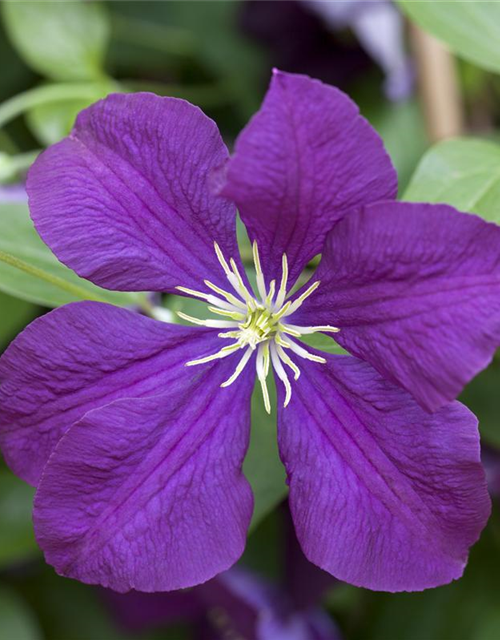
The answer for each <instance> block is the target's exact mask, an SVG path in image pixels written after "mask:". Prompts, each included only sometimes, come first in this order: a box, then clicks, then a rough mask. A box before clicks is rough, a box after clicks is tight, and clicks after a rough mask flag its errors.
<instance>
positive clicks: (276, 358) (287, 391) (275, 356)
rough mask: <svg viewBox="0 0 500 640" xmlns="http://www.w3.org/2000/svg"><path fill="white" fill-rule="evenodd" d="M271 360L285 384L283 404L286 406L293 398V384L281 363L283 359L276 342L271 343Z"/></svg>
mask: <svg viewBox="0 0 500 640" xmlns="http://www.w3.org/2000/svg"><path fill="white" fill-rule="evenodd" d="M271 360H272V361H273V367H274V370H275V371H276V375H277V376H278V378H279V379H280V380H281V381H282V382H283V384H284V385H285V402H284V403H283V406H284V407H286V406H288V403H289V402H290V400H291V398H292V385H291V384H290V380H289V379H288V376H287V375H286V371H285V370H284V368H283V365H282V364H281V360H280V358H279V356H278V352H277V350H276V345H275V344H274V343H271Z"/></svg>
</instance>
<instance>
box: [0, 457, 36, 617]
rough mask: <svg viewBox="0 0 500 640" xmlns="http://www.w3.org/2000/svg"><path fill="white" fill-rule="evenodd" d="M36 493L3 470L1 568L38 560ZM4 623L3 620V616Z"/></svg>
mask: <svg viewBox="0 0 500 640" xmlns="http://www.w3.org/2000/svg"><path fill="white" fill-rule="evenodd" d="M34 493H35V490H34V489H33V487H30V486H29V485H27V484H26V483H25V482H23V481H22V480H19V478H16V477H15V476H14V475H12V473H10V471H7V470H6V469H1V468H0V513H1V514H2V523H1V526H0V567H1V568H5V567H9V566H12V565H13V564H15V563H18V562H20V561H22V560H25V559H26V558H30V557H33V556H36V554H37V553H38V547H37V545H36V542H35V537H34V535H33V524H32V522H31V511H32V505H33V495H34ZM0 619H1V616H0Z"/></svg>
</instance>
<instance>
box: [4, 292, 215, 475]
mask: <svg viewBox="0 0 500 640" xmlns="http://www.w3.org/2000/svg"><path fill="white" fill-rule="evenodd" d="M219 343H220V339H219V338H217V331H214V330H210V329H209V330H205V329H200V328H191V327H182V326H180V325H170V324H164V323H161V322H157V321H155V320H150V319H148V318H145V317H143V316H140V315H138V314H135V313H132V312H130V311H127V310H125V309H119V308H118V307H113V306H111V305H107V304H101V303H98V302H77V303H73V304H69V305H66V306H64V307H60V308H59V309H56V310H54V311H52V312H50V313H47V314H46V315H44V316H42V317H41V318H39V319H37V320H35V321H34V322H32V323H31V325H30V326H29V327H28V328H27V329H25V330H24V331H23V332H22V333H21V334H20V335H19V336H18V337H17V338H16V340H14V342H13V343H12V344H11V345H10V347H9V348H8V349H7V351H6V352H5V354H4V355H3V356H2V358H1V359H0V448H1V449H2V452H3V454H4V456H5V459H6V461H7V464H8V465H9V466H10V468H11V469H12V470H13V471H14V473H16V475H18V476H20V477H21V478H23V479H24V480H26V481H27V482H29V483H30V484H33V485H36V484H37V482H38V479H39V477H40V474H41V472H42V470H43V467H44V465H45V463H46V461H47V459H48V457H49V455H50V453H51V452H52V450H53V448H54V447H55V445H56V444H57V442H58V441H59V439H60V438H61V436H62V435H63V433H64V432H65V431H66V430H67V429H68V428H69V427H70V426H71V425H72V424H73V423H74V422H76V421H77V420H79V419H80V418H81V417H82V416H83V415H84V414H85V413H86V412H87V411H90V410H91V409H95V408H96V407H101V406H103V405H105V404H108V403H109V402H112V401H113V400H116V399H118V398H123V397H140V396H147V395H154V394H158V393H163V392H164V391H165V390H166V388H167V387H168V385H170V384H171V383H172V382H174V381H176V380H178V379H179V378H181V379H185V378H187V379H192V378H194V377H197V376H198V373H199V372H197V371H195V369H196V368H195V367H194V368H193V367H185V366H183V365H184V364H185V363H186V362H188V361H189V360H192V359H193V358H196V357H203V356H205V355H208V354H210V353H215V352H216V351H218V350H219V348H220V344H219Z"/></svg>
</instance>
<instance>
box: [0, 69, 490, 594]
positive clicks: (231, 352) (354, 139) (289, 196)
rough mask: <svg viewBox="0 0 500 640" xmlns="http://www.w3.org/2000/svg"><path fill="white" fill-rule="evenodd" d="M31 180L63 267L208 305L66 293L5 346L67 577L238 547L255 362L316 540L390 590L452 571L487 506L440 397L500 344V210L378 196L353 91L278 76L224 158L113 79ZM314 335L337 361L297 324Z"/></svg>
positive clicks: (138, 583) (230, 552) (375, 151)
mask: <svg viewBox="0 0 500 640" xmlns="http://www.w3.org/2000/svg"><path fill="white" fill-rule="evenodd" d="M214 187H217V189H218V193H215V191H214ZM27 188H28V194H29V198H30V208H31V213H32V217H33V220H34V222H35V225H36V227H37V229H38V231H39V233H40V235H41V236H42V238H43V239H44V240H45V242H46V243H47V244H48V245H49V246H50V247H51V248H52V250H53V251H54V252H55V254H56V255H57V256H58V257H59V258H60V259H61V260H62V261H63V262H64V263H65V264H67V265H68V266H70V267H71V268H73V269H74V270H75V271H76V272H77V273H78V274H79V275H80V276H82V277H84V278H88V279H89V280H91V281H92V282H95V283H96V284H98V285H101V286H104V287H108V288H110V289H118V290H151V291H164V292H168V293H179V294H182V295H185V296H193V297H195V298H198V299H202V300H205V301H206V302H207V303H208V304H209V306H210V310H211V311H212V312H214V316H213V317H212V319H203V318H201V319H193V322H194V323H195V326H192V327H188V326H186V327H185V326H180V325H172V324H168V323H162V322H159V321H156V320H153V319H151V318H147V317H143V316H140V315H138V314H134V313H132V312H130V311H128V310H124V309H120V308H116V307H113V306H110V305H107V304H100V303H95V302H81V303H74V304H70V305H67V306H65V307H61V308H59V309H56V310H55V311H52V312H51V313H48V314H47V315H45V316H44V317H42V318H40V319H38V320H35V321H34V322H33V323H32V324H31V325H30V326H29V327H28V328H27V329H26V330H25V331H24V332H23V333H22V334H21V335H20V336H19V337H18V338H17V339H16V340H15V341H14V343H13V344H12V345H11V346H10V347H9V349H8V350H7V352H6V353H5V354H4V356H3V357H2V359H1V363H0V380H1V383H2V384H1V391H0V394H1V395H0V400H1V414H0V432H1V446H2V449H3V452H4V455H5V457H6V460H7V463H8V464H9V465H10V467H11V468H12V470H13V471H14V472H15V473H17V474H18V475H20V476H21V477H22V478H24V479H25V480H27V481H28V482H31V483H32V484H34V485H36V486H37V492H36V498H35V504H34V525H35V531H36V536H37V539H38V542H39V544H40V546H41V548H42V549H43V551H44V553H45V557H46V560H47V561H48V562H49V563H51V564H52V565H53V566H54V567H55V569H56V570H57V571H58V572H59V573H60V574H62V575H65V576H68V577H72V578H76V579H78V580H81V581H83V582H87V583H98V584H101V585H103V586H107V587H111V588H112V589H114V590H116V591H127V590H129V589H131V588H134V589H136V590H140V591H167V590H173V589H179V588H182V587H187V586H190V585H195V584H198V583H201V582H204V581H206V580H208V579H209V578H211V577H213V576H214V575H216V574H217V573H219V572H221V571H223V570H224V569H227V568H228V567H230V566H231V565H232V564H233V563H234V562H235V561H236V560H237V558H238V557H239V556H240V554H241V553H242V551H243V548H244V546H245V538H246V532H247V528H248V525H249V522H250V518H251V514H252V494H251V490H250V486H249V484H248V482H247V480H246V479H245V477H244V475H243V473H242V462H243V459H244V456H245V452H246V449H247V446H248V438H249V428H250V396H251V393H252V388H253V384H254V380H255V378H256V377H257V379H258V381H259V383H260V386H261V388H262V392H263V396H264V402H265V403H266V405H267V406H268V407H269V404H270V402H269V399H268V393H267V380H268V378H269V375H271V370H273V371H274V374H275V376H276V378H277V388H278V438H279V447H280V454H281V458H282V460H283V462H284V464H285V467H286V470H287V474H288V483H289V486H290V496H289V502H290V508H291V513H292V517H293V520H294V523H295V528H296V531H297V535H298V538H299V541H300V544H301V546H302V548H303V550H304V552H305V554H306V556H307V557H308V558H309V560H310V561H312V562H313V563H315V564H317V565H319V566H320V567H321V568H323V569H325V570H326V571H328V572H330V573H332V574H333V575H334V576H336V577H337V578H339V579H342V580H346V581H348V582H351V583H353V584H355V585H360V586H365V587H368V588H371V589H380V590H389V591H398V590H420V589H424V588H427V587H433V586H436V585H440V584H444V583H447V582H449V581H451V580H452V579H454V578H458V577H459V576H460V575H461V574H462V572H463V569H464V566H465V563H466V560H467V554H468V549H469V547H470V546H471V545H472V544H473V543H474V542H475V541H476V540H477V538H478V536H479V534H480V531H481V529H482V528H483V526H484V525H485V523H486V520H487V518H488V515H489V509H490V503H489V498H488V494H487V491H486V485H485V478H484V472H483V470H482V467H481V464H480V458H479V440H478V433H477V421H476V419H475V417H474V416H473V415H472V414H471V413H470V412H469V411H468V409H466V408H465V407H464V406H462V405H460V404H459V403H457V402H452V401H453V399H454V398H455V396H456V395H457V394H458V392H459V391H460V390H461V389H462V387H463V386H464V384H466V383H467V382H468V380H470V379H471V377H473V376H474V374H475V373H476V372H477V371H479V370H480V369H482V368H483V367H485V366H486V365H487V363H488V362H489V360H490V359H491V357H492V354H493V352H494V350H495V348H496V346H497V345H498V342H499V337H500V295H499V294H500V252H499V250H498V247H499V246H500V230H499V228H498V227H496V226H495V225H493V224H489V223H486V222H485V221H483V220H482V219H480V218H479V217H477V216H474V215H468V214H462V213H459V212H457V211H455V210H454V209H452V208H451V207H448V206H445V205H425V204H409V203H398V202H395V201H394V197H395V194H396V176H395V173H394V170H393V167H392V165H391V163H390V160H389V158H388V156H387V155H386V153H385V151H384V149H383V145H382V143H381V140H380V139H379V137H378V136H377V135H376V133H375V132H374V131H373V130H372V129H371V127H370V126H369V124H368V123H367V122H366V121H365V120H364V119H363V118H361V117H360V115H359V113H358V110H357V108H356V106H355V105H354V104H353V103H352V102H351V101H350V100H349V98H347V97H346V96H345V95H343V94H342V93H341V92H339V91H337V90H336V89H334V88H332V87H328V86H324V85H322V84H321V83H319V82H317V81H314V80H310V79H309V78H307V77H304V76H294V75H288V74H284V73H280V72H275V73H274V76H273V80H272V83H271V87H270V89H269V92H268V94H267V96H266V98H265V100H264V103H263V105H262V108H261V110H260V111H259V113H257V115H256V116H255V117H254V118H253V119H252V120H251V122H250V123H249V125H248V126H247V127H246V128H245V130H244V131H243V132H242V134H241V135H240V137H239V139H238V140H237V142H236V148H235V153H234V155H233V157H232V158H231V159H229V157H228V152H227V150H226V148H225V146H224V144H223V142H222V140H221V138H220V135H219V133H218V131H217V128H216V126H215V124H214V123H213V122H212V121H211V120H209V119H208V118H207V117H205V116H204V115H203V113H202V112H201V111H200V110H199V109H197V108H196V107H193V106H192V105H190V104H188V103H187V102H184V101H182V100H177V99H172V98H159V97H157V96H154V95H150V94H136V95H111V96H109V97H108V98H106V99H105V100H103V101H100V102H98V103H96V104H95V105H93V106H91V107H90V108H88V109H86V110H85V111H83V112H82V113H81V114H80V115H79V117H78V119H77V122H76V125H75V127H74V129H73V131H72V133H71V134H70V136H69V137H68V138H66V139H65V140H63V141H62V142H60V143H58V144H56V145H54V146H53V147H51V148H49V149H48V150H47V151H45V152H44V153H43V154H42V155H41V156H40V157H39V158H38V159H37V161H36V162H35V164H34V166H33V168H32V169H31V171H30V173H29V176H28V184H27ZM235 205H236V206H237V207H238V209H239V213H240V216H241V218H242V220H243V222H244V223H245V225H246V228H247V230H248V233H249V236H250V239H251V241H252V242H253V247H254V257H255V266H256V270H257V285H258V286H257V290H256V291H253V290H252V289H251V287H250V285H249V284H248V281H247V279H246V276H245V275H244V271H243V266H242V263H241V260H240V258H239V254H238V248H237V244H236V233H235V219H236V210H235ZM320 252H321V253H322V259H321V262H320V264H319V267H318V269H317V270H316V272H315V274H314V275H313V276H312V279H311V280H310V281H309V282H307V283H306V284H305V285H304V286H303V287H302V288H301V289H299V290H298V291H294V289H293V286H294V284H295V283H296V281H297V278H298V277H299V275H300V274H301V272H302V271H303V269H304V267H305V266H306V265H307V264H308V263H309V261H310V260H311V259H312V258H313V257H314V256H315V255H316V254H318V253H320ZM199 325H201V326H199ZM315 331H320V332H326V334H327V335H330V336H332V339H333V337H334V338H335V340H337V341H338V343H339V344H340V345H341V346H342V347H344V348H345V349H346V350H347V351H350V352H351V354H352V356H348V355H346V356H340V355H339V356H335V355H330V354H327V353H320V352H318V351H316V350H314V349H312V348H308V347H307V346H305V345H303V344H301V337H302V336H304V335H307V334H309V333H311V332H315ZM353 356H354V357H353Z"/></svg>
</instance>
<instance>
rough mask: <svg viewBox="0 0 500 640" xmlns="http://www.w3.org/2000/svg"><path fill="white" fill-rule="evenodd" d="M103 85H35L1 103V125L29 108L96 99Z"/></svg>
mask: <svg viewBox="0 0 500 640" xmlns="http://www.w3.org/2000/svg"><path fill="white" fill-rule="evenodd" d="M101 86H102V85H96V84H89V83H61V84H51V85H45V86H42V87H35V88H34V89H29V90H28V91H24V92H23V93H19V94H18V95H17V96H14V97H13V98H10V100H6V101H5V102H4V103H2V104H1V105H0V127H3V126H4V125H5V124H6V123H7V122H9V121H10V120H13V119H14V118H17V116H19V115H21V114H23V113H24V112H25V111H27V110H28V109H32V108H33V107H38V106H40V105H43V104H47V103H51V102H59V101H61V100H95V99H97V97H98V88H99V87H101Z"/></svg>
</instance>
